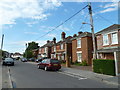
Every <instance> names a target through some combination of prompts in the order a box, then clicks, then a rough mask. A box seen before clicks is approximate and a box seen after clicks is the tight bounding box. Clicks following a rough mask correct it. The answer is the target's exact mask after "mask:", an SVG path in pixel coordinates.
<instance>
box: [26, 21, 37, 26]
mask: <svg viewBox="0 0 120 90" xmlns="http://www.w3.org/2000/svg"><path fill="white" fill-rule="evenodd" d="M37 23H38V22H37V21H32V22H27V23H26V24H27V25H28V26H29V27H32V26H33V25H34V24H37Z"/></svg>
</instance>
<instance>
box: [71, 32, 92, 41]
mask: <svg viewBox="0 0 120 90" xmlns="http://www.w3.org/2000/svg"><path fill="white" fill-rule="evenodd" d="M86 36H89V37H91V36H92V33H90V32H83V33H81V34H79V35H77V36H75V37H73V38H71V40H74V39H77V38H81V37H86Z"/></svg>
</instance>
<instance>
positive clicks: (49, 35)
mask: <svg viewBox="0 0 120 90" xmlns="http://www.w3.org/2000/svg"><path fill="white" fill-rule="evenodd" d="M47 37H52V38H53V37H56V34H47Z"/></svg>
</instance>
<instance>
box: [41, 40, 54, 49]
mask: <svg viewBox="0 0 120 90" xmlns="http://www.w3.org/2000/svg"><path fill="white" fill-rule="evenodd" d="M52 45H53V41H49V43H46V44H45V45H43V46H41V47H40V48H44V47H51V46H52Z"/></svg>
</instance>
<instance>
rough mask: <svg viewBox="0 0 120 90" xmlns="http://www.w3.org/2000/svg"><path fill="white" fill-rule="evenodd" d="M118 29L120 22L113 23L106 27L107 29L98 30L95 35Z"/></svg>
mask: <svg viewBox="0 0 120 90" xmlns="http://www.w3.org/2000/svg"><path fill="white" fill-rule="evenodd" d="M118 29H120V24H113V25H111V26H109V27H107V28H105V29H103V30H101V31H99V32H97V33H96V34H95V35H99V34H103V33H108V32H111V31H113V30H118Z"/></svg>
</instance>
